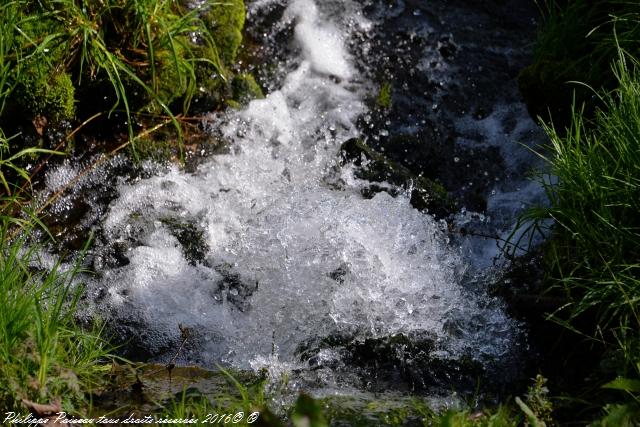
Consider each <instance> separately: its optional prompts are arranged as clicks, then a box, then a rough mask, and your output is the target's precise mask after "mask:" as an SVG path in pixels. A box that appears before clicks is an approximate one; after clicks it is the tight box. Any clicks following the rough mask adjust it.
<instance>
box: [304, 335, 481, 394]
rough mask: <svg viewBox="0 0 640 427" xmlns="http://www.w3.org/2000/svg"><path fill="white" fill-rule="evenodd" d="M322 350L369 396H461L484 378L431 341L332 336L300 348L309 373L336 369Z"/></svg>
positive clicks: (472, 364)
mask: <svg viewBox="0 0 640 427" xmlns="http://www.w3.org/2000/svg"><path fill="white" fill-rule="evenodd" d="M326 349H331V350H333V351H336V352H338V353H339V355H340V359H341V360H342V361H343V363H345V364H346V365H347V366H349V367H350V369H355V370H356V371H357V375H358V376H359V377H360V378H361V380H362V382H363V388H365V389H367V390H369V391H384V390H389V389H394V390H411V391H426V390H429V389H434V388H444V389H448V388H454V389H456V390H457V391H459V392H461V393H464V392H465V391H467V392H470V391H472V390H473V387H474V386H475V384H476V381H477V380H478V379H480V378H483V377H485V375H486V372H485V368H484V367H483V366H482V364H481V363H480V362H478V361H475V360H473V359H472V358H471V357H469V356H465V355H463V356H461V357H459V358H456V359H452V358H446V357H443V356H439V355H438V352H437V350H438V347H437V344H436V341H435V339H434V338H433V337H429V336H408V335H405V334H397V335H391V336H386V337H380V338H365V339H362V338H354V337H350V336H340V335H332V336H329V337H325V338H323V339H321V340H320V341H319V342H316V343H307V344H305V345H303V346H301V347H300V348H299V349H298V354H299V357H300V359H301V360H303V361H306V362H307V363H309V365H310V366H311V368H312V369H322V368H326V367H331V368H332V369H334V370H335V369H340V367H339V366H335V365H332V360H328V361H327V360H326V359H324V360H323V358H321V357H320V356H319V355H320V352H321V351H322V350H326ZM327 363H328V365H327Z"/></svg>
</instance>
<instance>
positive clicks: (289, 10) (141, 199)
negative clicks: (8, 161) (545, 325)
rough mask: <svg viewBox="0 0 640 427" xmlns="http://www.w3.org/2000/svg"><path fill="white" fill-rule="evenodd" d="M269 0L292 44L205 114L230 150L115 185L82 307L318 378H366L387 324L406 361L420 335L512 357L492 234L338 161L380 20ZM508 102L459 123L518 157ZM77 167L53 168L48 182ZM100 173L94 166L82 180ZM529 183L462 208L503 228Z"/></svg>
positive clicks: (126, 324) (153, 340)
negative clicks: (494, 280) (226, 102)
mask: <svg viewBox="0 0 640 427" xmlns="http://www.w3.org/2000/svg"><path fill="white" fill-rule="evenodd" d="M401 3H402V2H401ZM402 4H403V5H404V3H402ZM276 7H279V8H284V12H283V13H282V16H281V18H280V19H279V20H278V21H277V22H275V23H273V26H275V27H280V28H286V29H289V30H291V31H290V37H289V38H288V39H287V43H288V44H287V45H286V46H280V47H277V46H276V47H272V48H273V49H279V52H280V54H282V52H286V53H287V54H289V55H292V56H290V57H288V58H287V59H286V61H283V62H282V63H281V65H280V68H279V70H278V72H276V73H275V78H274V80H273V81H274V82H277V83H274V85H276V84H277V87H273V88H272V90H271V91H270V92H269V93H268V95H267V96H266V98H265V99H260V100H254V101H252V102H251V103H250V104H249V105H248V106H246V107H245V108H243V109H242V110H239V111H230V112H228V113H225V114H223V115H218V116H212V117H210V118H209V121H208V126H210V127H211V128H212V129H216V130H217V132H220V133H221V135H222V136H223V137H224V139H225V140H227V141H228V143H229V151H228V153H226V154H217V155H214V156H211V157H209V158H208V159H206V161H204V162H202V163H201V164H200V165H199V166H198V167H197V170H195V171H193V172H190V173H187V172H185V171H183V170H180V169H179V168H178V167H170V168H169V169H163V168H159V167H155V166H151V167H149V168H148V169H147V170H146V172H145V173H144V174H143V175H144V176H145V177H144V178H138V179H134V180H124V179H121V180H120V182H119V184H118V185H117V186H116V190H117V191H116V194H117V197H115V199H114V200H113V201H112V202H111V203H110V204H109V205H108V207H107V208H100V209H98V208H96V209H94V211H93V216H94V217H100V223H101V224H100V226H99V227H98V229H99V239H98V244H97V245H96V249H94V251H93V256H94V261H93V266H94V267H95V268H96V270H97V273H96V275H95V276H94V277H92V278H91V279H90V281H89V288H88V298H87V303H88V305H89V308H88V309H87V313H88V314H89V315H91V316H93V315H95V314H99V315H100V316H101V317H106V318H107V320H108V321H109V322H110V323H111V324H112V325H113V329H115V330H116V331H119V332H120V333H121V334H122V335H123V336H124V337H125V338H127V339H131V340H132V341H131V342H132V344H131V345H134V346H137V348H138V349H142V350H141V351H142V352H143V353H144V354H146V355H147V356H148V357H151V358H155V359H157V360H167V359H168V358H170V357H171V356H173V354H174V352H175V351H176V350H177V348H178V347H179V343H180V341H181V330H183V331H184V330H186V329H188V330H189V331H190V339H189V341H188V345H187V347H186V348H185V349H184V351H183V352H182V353H181V354H180V355H179V357H180V360H181V361H183V362H197V363H200V364H203V365H205V366H208V367H212V366H214V364H215V363H224V364H229V365H232V366H234V367H237V368H242V369H249V368H252V369H259V368H268V369H269V370H271V371H272V372H289V373H291V372H296V373H299V374H301V375H303V376H304V375H307V376H311V375H313V381H314V385H315V386H319V387H322V386H327V387H328V386H332V387H333V386H336V387H340V386H354V385H355V386H361V385H362V384H364V383H366V381H364V382H363V379H362V376H363V375H365V374H366V373H367V372H370V371H366V370H361V371H358V370H357V369H355V368H354V367H353V366H351V364H355V365H357V364H358V362H354V361H357V360H360V367H362V365H363V364H365V365H366V362H362V361H361V359H362V358H363V356H361V355H360V356H357V357H356V356H354V355H353V353H354V352H356V353H357V352H360V353H362V352H363V351H365V350H363V348H364V349H366V348H368V347H366V345H365V344H364V343H371V342H376V343H380V342H383V341H384V340H385V339H389V338H390V337H396V338H397V337H402V340H404V341H402V343H403V344H402V345H401V346H400V347H401V348H402V349H404V351H406V354H404V353H403V354H401V355H400V356H397V359H398V360H400V359H402V358H403V357H406V358H411V357H417V356H416V351H415V349H414V350H411V351H410V350H409V349H408V348H409V347H412V346H411V343H416V346H417V347H418V353H420V355H419V357H421V358H422V359H421V360H426V361H432V360H440V361H445V362H452V363H453V365H455V366H457V368H455V369H456V370H458V371H459V370H460V366H462V362H461V361H462V360H465V361H471V363H473V364H475V365H474V366H481V367H485V368H486V367H488V366H493V367H495V366H500V364H501V363H507V361H508V360H509V359H510V358H512V357H513V355H514V354H516V353H517V352H518V351H519V350H518V348H519V346H521V344H522V339H523V338H522V336H521V335H522V334H521V332H520V330H519V327H518V325H517V323H516V322H514V321H513V320H511V319H510V318H509V317H508V316H507V315H506V314H505V312H504V308H503V306H502V305H501V303H500V302H499V301H498V300H497V299H495V298H492V297H489V296H488V295H487V294H486V293H485V290H484V289H483V287H482V286H481V285H479V284H481V283H482V280H478V277H485V276H487V275H490V274H491V272H493V271H494V268H495V267H494V261H495V257H496V255H497V254H498V250H497V249H496V247H497V246H496V241H495V240H491V239H489V240H487V239H473V238H466V239H459V238H456V239H454V241H452V240H451V234H450V233H449V230H448V224H447V223H445V222H444V221H436V220H435V219H434V218H432V217H431V216H430V215H428V214H425V213H421V212H419V211H418V210H416V209H414V208H413V207H412V206H411V204H410V203H409V197H408V195H406V194H400V195H397V196H396V197H392V196H390V195H389V194H387V193H386V192H380V193H378V194H376V195H375V196H374V197H372V198H368V199H366V198H364V197H363V196H362V194H361V188H362V187H363V186H364V185H366V184H367V183H366V182H363V181H362V180H359V179H357V178H356V177H355V175H354V167H353V166H352V165H349V164H347V165H346V166H340V163H339V148H340V145H341V143H342V142H344V141H346V140H348V139H349V138H352V137H357V136H362V130H361V126H359V125H358V123H359V122H358V121H359V120H361V119H362V118H363V117H366V116H367V115H368V114H369V111H368V107H367V104H366V102H365V101H366V98H367V96H370V92H371V91H372V87H374V85H373V83H372V82H371V81H370V80H369V77H366V76H369V75H370V73H367V72H363V70H362V67H363V65H362V63H361V62H359V61H358V60H357V58H356V57H357V56H358V55H366V54H369V55H374V54H375V52H370V51H368V50H367V49H368V48H370V46H368V45H366V44H362V45H360V46H356V47H355V48H354V47H353V46H354V44H353V43H352V42H351V43H350V42H349V41H353V40H354V39H356V40H357V39H358V37H361V35H363V34H364V35H366V34H369V33H371V32H374V31H376V26H377V25H378V24H379V23H378V22H376V21H375V18H374V17H372V16H369V17H365V14H364V13H363V12H362V8H361V6H360V5H359V4H358V3H356V2H352V1H347V2H323V3H322V4H318V3H316V2H314V1H313V0H291V1H289V2H288V3H286V4H285V5H283V4H282V3H281V2H279V1H276V0H257V1H255V2H253V3H251V4H250V9H249V14H250V17H251V16H253V17H255V19H259V18H258V17H260V16H263V15H265V14H267V12H268V11H270V10H273V8H276ZM403 7H404V6H403ZM389 13H398V10H397V8H395V9H393V10H390V12H389ZM414 15H415V16H418V14H416V13H414ZM249 21H250V22H251V20H249ZM349 46H352V47H349ZM354 49H359V51H358V52H355V51H354ZM418 69H420V68H418ZM423 72H425V73H426V72H427V70H423ZM434 72H436V71H434ZM438 72H441V73H442V72H443V71H442V70H440V71H438ZM509 108H510V107H509V106H506V107H504V108H503V110H500V108H498V109H496V111H495V112H494V113H492V114H491V115H489V116H488V117H486V118H483V119H482V120H480V121H479V122H478V121H477V120H475V121H474V120H471V119H468V120H470V121H471V122H473V123H472V125H470V124H469V123H467V122H466V121H465V120H461V121H459V123H458V124H457V126H458V127H459V129H458V131H459V133H460V134H461V135H464V134H465V132H466V131H468V130H469V129H470V128H471V127H473V129H474V132H476V133H477V129H478V126H480V127H481V128H482V132H484V133H485V134H484V136H483V137H484V139H485V140H486V141H488V142H487V143H488V144H493V145H495V146H500V147H501V150H505V151H504V152H505V153H506V155H505V158H507V157H508V158H510V159H511V160H510V161H511V163H510V164H506V165H505V168H506V169H508V170H515V169H518V168H521V166H522V165H521V163H522V162H523V161H522V160H518V159H519V157H518V156H522V151H526V150H524V149H522V148H518V147H516V148H513V147H512V148H505V146H507V145H509V144H510V143H511V141H508V140H509V139H510V138H511V137H513V136H514V135H519V134H518V132H520V133H521V134H524V133H525V132H528V131H529V130H530V129H531V123H530V122H529V121H528V120H527V119H524V118H523V117H524V116H525V112H524V110H523V109H522V107H519V108H520V111H518V112H517V114H518V117H519V118H518V120H520V122H518V123H520V124H518V125H516V126H515V127H514V128H513V129H512V130H511V131H510V133H509V134H508V135H506V136H505V134H504V133H501V123H502V117H503V116H505V115H509V114H510V112H511V113H512V111H511V110H509ZM506 110H508V111H506ZM478 123H479V125H478ZM474 126H475V127H474ZM518 126H520V127H518ZM464 143H465V141H464V138H461V141H460V144H462V145H464ZM518 149H520V151H518ZM119 161H120V160H114V161H113V162H112V164H111V166H110V167H112V168H113V167H114V165H115V167H116V168H117V163H118V162H119ZM80 170H81V169H80V168H78V167H72V166H69V165H67V166H63V167H61V168H59V169H57V170H55V171H52V172H51V173H50V174H49V176H48V191H49V192H54V191H56V189H57V188H60V187H61V186H62V185H64V184H65V182H68V180H69V179H70V178H71V177H72V176H74V175H75V174H77V173H78V172H79V171H80ZM103 179H104V178H102V177H101V176H100V175H99V173H97V172H96V174H94V175H93V176H92V175H91V174H90V175H89V176H87V177H86V178H85V179H84V181H82V182H80V183H79V188H82V186H83V185H84V186H85V187H90V188H93V189H95V188H96V187H98V186H99V185H100V181H101V180H103ZM519 186H521V183H514V182H512V183H505V184H501V185H497V184H496V188H495V189H494V190H493V194H494V196H493V197H491V198H490V199H489V202H488V207H487V212H486V213H485V214H486V215H479V214H473V213H471V212H465V211H463V212H461V213H459V214H457V215H456V218H455V221H454V224H457V226H462V225H465V224H467V226H470V227H472V228H473V227H476V228H477V229H482V230H485V231H487V230H488V231H487V232H490V233H493V234H499V235H502V236H506V235H507V234H508V233H509V231H510V229H511V227H512V226H513V223H514V215H515V212H516V211H517V210H518V209H519V208H520V207H521V205H522V203H524V202H525V201H527V200H530V199H531V198H532V197H537V194H538V189H537V188H536V187H535V186H529V190H530V191H516V189H517V187H519ZM64 203H68V200H67V201H66V202H65V199H63V200H62V201H61V202H59V203H58V205H57V206H58V209H61V210H63V209H64V208H65V206H66V207H68V205H65V204H64ZM87 203H91V201H87ZM54 211H55V210H54ZM490 216H492V220H491V221H490V218H489V217H490ZM492 221H493V222H492ZM487 223H490V225H487ZM449 225H451V224H449ZM483 227H484V228H483ZM380 346H381V347H380ZM380 346H379V347H380V348H382V350H380V351H382V352H388V351H396V352H397V351H400V349H399V347H398V346H396V347H393V346H387V347H385V346H384V345H382V344H381V345H380ZM354 349H355V350H354ZM376 356H377V355H376V354H373V357H376ZM385 357H386V356H385ZM394 360H396V359H394ZM424 363H427V362H424ZM428 363H431V362H428ZM456 363H457V364H456ZM442 366H445V365H442ZM447 366H448V365H447ZM443 369H445V370H446V368H443ZM354 372H355V373H354ZM358 372H360V374H358ZM423 374H424V372H423V371H420V370H417V371H415V375H423ZM434 375H435V374H434ZM447 375H448V374H447ZM436 376H437V375H436Z"/></svg>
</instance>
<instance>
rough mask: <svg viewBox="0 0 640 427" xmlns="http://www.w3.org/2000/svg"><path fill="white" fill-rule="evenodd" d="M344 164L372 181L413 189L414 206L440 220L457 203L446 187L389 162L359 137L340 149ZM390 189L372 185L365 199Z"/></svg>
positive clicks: (364, 191) (412, 199)
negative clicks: (351, 165) (348, 164)
mask: <svg viewBox="0 0 640 427" xmlns="http://www.w3.org/2000/svg"><path fill="white" fill-rule="evenodd" d="M340 156H341V164H343V165H344V164H346V163H353V164H354V165H355V166H356V173H355V175H356V177H357V178H360V179H365V180H367V181H371V182H374V183H375V182H387V183H389V184H392V185H396V186H399V187H401V188H404V189H409V188H410V189H411V199H410V200H411V205H412V206H413V207H415V208H416V209H419V210H421V211H425V212H428V213H430V214H432V215H434V216H435V217H437V218H442V217H446V216H448V215H449V214H450V213H451V212H453V210H454V207H455V204H454V203H453V201H452V200H451V198H450V197H449V195H448V193H447V191H446V190H445V188H444V187H443V186H442V185H440V184H439V183H437V182H435V181H432V180H430V179H428V178H426V177H423V176H417V175H414V174H413V173H412V172H411V171H410V170H409V169H408V168H406V167H404V166H402V165H401V164H399V163H397V162H394V161H392V160H389V159H387V158H386V157H385V156H383V155H382V154H380V153H378V152H377V151H375V150H373V149H372V148H371V147H369V146H368V145H366V144H365V143H364V141H362V140H361V139H359V138H352V139H350V140H348V141H346V142H344V143H343V144H342V146H341V147H340ZM380 191H388V190H387V189H386V188H384V187H382V186H377V185H371V186H369V187H367V188H365V189H364V190H363V195H364V196H365V197H367V196H372V195H374V194H375V193H377V192H380Z"/></svg>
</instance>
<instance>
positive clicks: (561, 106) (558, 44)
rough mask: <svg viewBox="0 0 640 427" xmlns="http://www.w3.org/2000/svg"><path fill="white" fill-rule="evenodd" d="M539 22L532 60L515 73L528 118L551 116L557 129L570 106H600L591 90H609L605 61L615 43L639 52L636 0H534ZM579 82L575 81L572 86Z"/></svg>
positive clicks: (612, 84)
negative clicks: (517, 73)
mask: <svg viewBox="0 0 640 427" xmlns="http://www.w3.org/2000/svg"><path fill="white" fill-rule="evenodd" d="M537 3H538V5H539V7H540V9H541V12H542V15H543V17H544V21H543V24H542V27H541V31H540V33H539V36H538V41H537V43H536V46H535V49H534V59H533V63H532V64H531V65H530V66H528V67H526V68H525V69H523V70H522V71H521V73H520V75H519V77H518V85H519V87H520V91H521V93H522V95H523V97H524V99H525V101H526V103H527V106H528V108H529V111H530V112H531V114H532V116H534V117H542V118H543V119H544V120H550V119H552V120H553V121H554V122H555V123H556V124H559V125H561V128H563V127H564V126H566V125H568V123H569V122H570V120H571V105H572V102H573V99H574V97H575V99H576V101H577V105H582V104H583V103H585V104H586V110H585V113H586V114H587V115H588V116H590V115H592V113H593V112H594V111H595V108H596V107H598V106H600V107H601V106H602V105H601V104H600V103H599V102H598V100H597V99H594V98H593V92H592V91H591V90H590V89H589V87H591V88H594V89H596V90H601V89H604V90H613V89H614V88H615V87H616V85H617V82H616V79H615V77H614V76H613V75H612V73H611V64H612V63H613V62H614V61H615V60H616V58H617V56H618V47H621V48H622V49H624V50H626V51H627V52H629V53H630V54H632V55H634V56H638V55H640V45H638V43H637V41H638V40H640V25H639V22H640V3H638V2H632V1H625V0H604V1H590V0H568V1H558V0H540V1H538V2H537ZM576 82H580V83H581V84H576Z"/></svg>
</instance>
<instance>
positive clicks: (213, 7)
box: [202, 0, 245, 65]
mask: <svg viewBox="0 0 640 427" xmlns="http://www.w3.org/2000/svg"><path fill="white" fill-rule="evenodd" d="M209 6H210V7H209V10H208V11H207V12H206V13H205V14H204V16H203V18H202V19H203V21H204V22H205V24H206V25H207V28H209V31H210V32H211V35H212V36H213V39H214V40H215V43H216V46H217V47H218V53H219V55H220V59H222V61H223V62H224V63H225V64H227V65H228V64H231V63H233V62H234V61H235V58H236V55H237V53H238V49H239V48H240V44H241V43H242V28H243V27H244V20H245V7H244V1H243V0H225V1H218V0H210V1H209Z"/></svg>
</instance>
